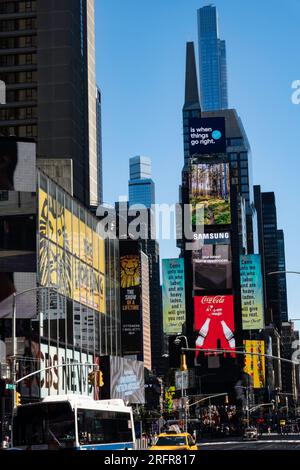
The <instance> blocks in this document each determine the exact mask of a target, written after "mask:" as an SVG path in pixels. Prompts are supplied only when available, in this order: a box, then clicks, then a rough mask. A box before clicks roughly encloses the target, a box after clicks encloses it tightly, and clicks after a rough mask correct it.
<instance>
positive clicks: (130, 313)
mask: <svg viewBox="0 0 300 470" xmlns="http://www.w3.org/2000/svg"><path fill="white" fill-rule="evenodd" d="M120 276H121V320H122V348H123V352H124V353H127V354H139V353H140V352H141V350H142V324H141V323H142V322H141V275H140V258H139V255H137V254H127V255H123V256H121V257H120Z"/></svg>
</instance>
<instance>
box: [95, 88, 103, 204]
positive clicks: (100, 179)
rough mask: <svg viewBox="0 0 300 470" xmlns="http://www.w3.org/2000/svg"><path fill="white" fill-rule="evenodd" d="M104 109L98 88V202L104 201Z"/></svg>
mask: <svg viewBox="0 0 300 470" xmlns="http://www.w3.org/2000/svg"><path fill="white" fill-rule="evenodd" d="M101 117H102V111H101V90H100V88H99V87H97V90H96V118H97V159H98V165H97V166H98V204H102V203H103V165H102V119H101Z"/></svg>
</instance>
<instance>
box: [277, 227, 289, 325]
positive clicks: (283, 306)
mask: <svg viewBox="0 0 300 470" xmlns="http://www.w3.org/2000/svg"><path fill="white" fill-rule="evenodd" d="M277 249H278V271H285V270H286V266H285V249H284V232H283V230H277ZM278 284H279V304H280V307H279V308H280V319H281V321H282V322H287V321H288V305H287V285H286V274H285V273H284V274H279V275H278Z"/></svg>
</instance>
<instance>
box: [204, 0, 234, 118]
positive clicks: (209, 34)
mask: <svg viewBox="0 0 300 470" xmlns="http://www.w3.org/2000/svg"><path fill="white" fill-rule="evenodd" d="M198 47H199V71H200V95H201V108H202V110H203V111H214V110H218V109H227V108H228V92H227V64H226V43H225V41H224V40H221V39H220V38H219V25H218V14H217V10H216V7H215V6H213V5H208V6H205V7H203V8H200V9H199V10H198Z"/></svg>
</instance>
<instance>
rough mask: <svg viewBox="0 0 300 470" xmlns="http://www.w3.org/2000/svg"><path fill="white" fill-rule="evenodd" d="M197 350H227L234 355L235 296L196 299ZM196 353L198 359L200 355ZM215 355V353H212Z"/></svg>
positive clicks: (198, 297)
mask: <svg viewBox="0 0 300 470" xmlns="http://www.w3.org/2000/svg"><path fill="white" fill-rule="evenodd" d="M194 312H195V316H194V330H195V332H196V333H197V339H196V349H197V350H199V351H200V350H202V349H218V348H221V349H226V350H228V351H230V352H232V353H233V354H234V351H235V324H234V304H233V295H208V296H196V297H194ZM199 351H197V352H196V359H197V356H198V354H199ZM212 354H213V353H212Z"/></svg>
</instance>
